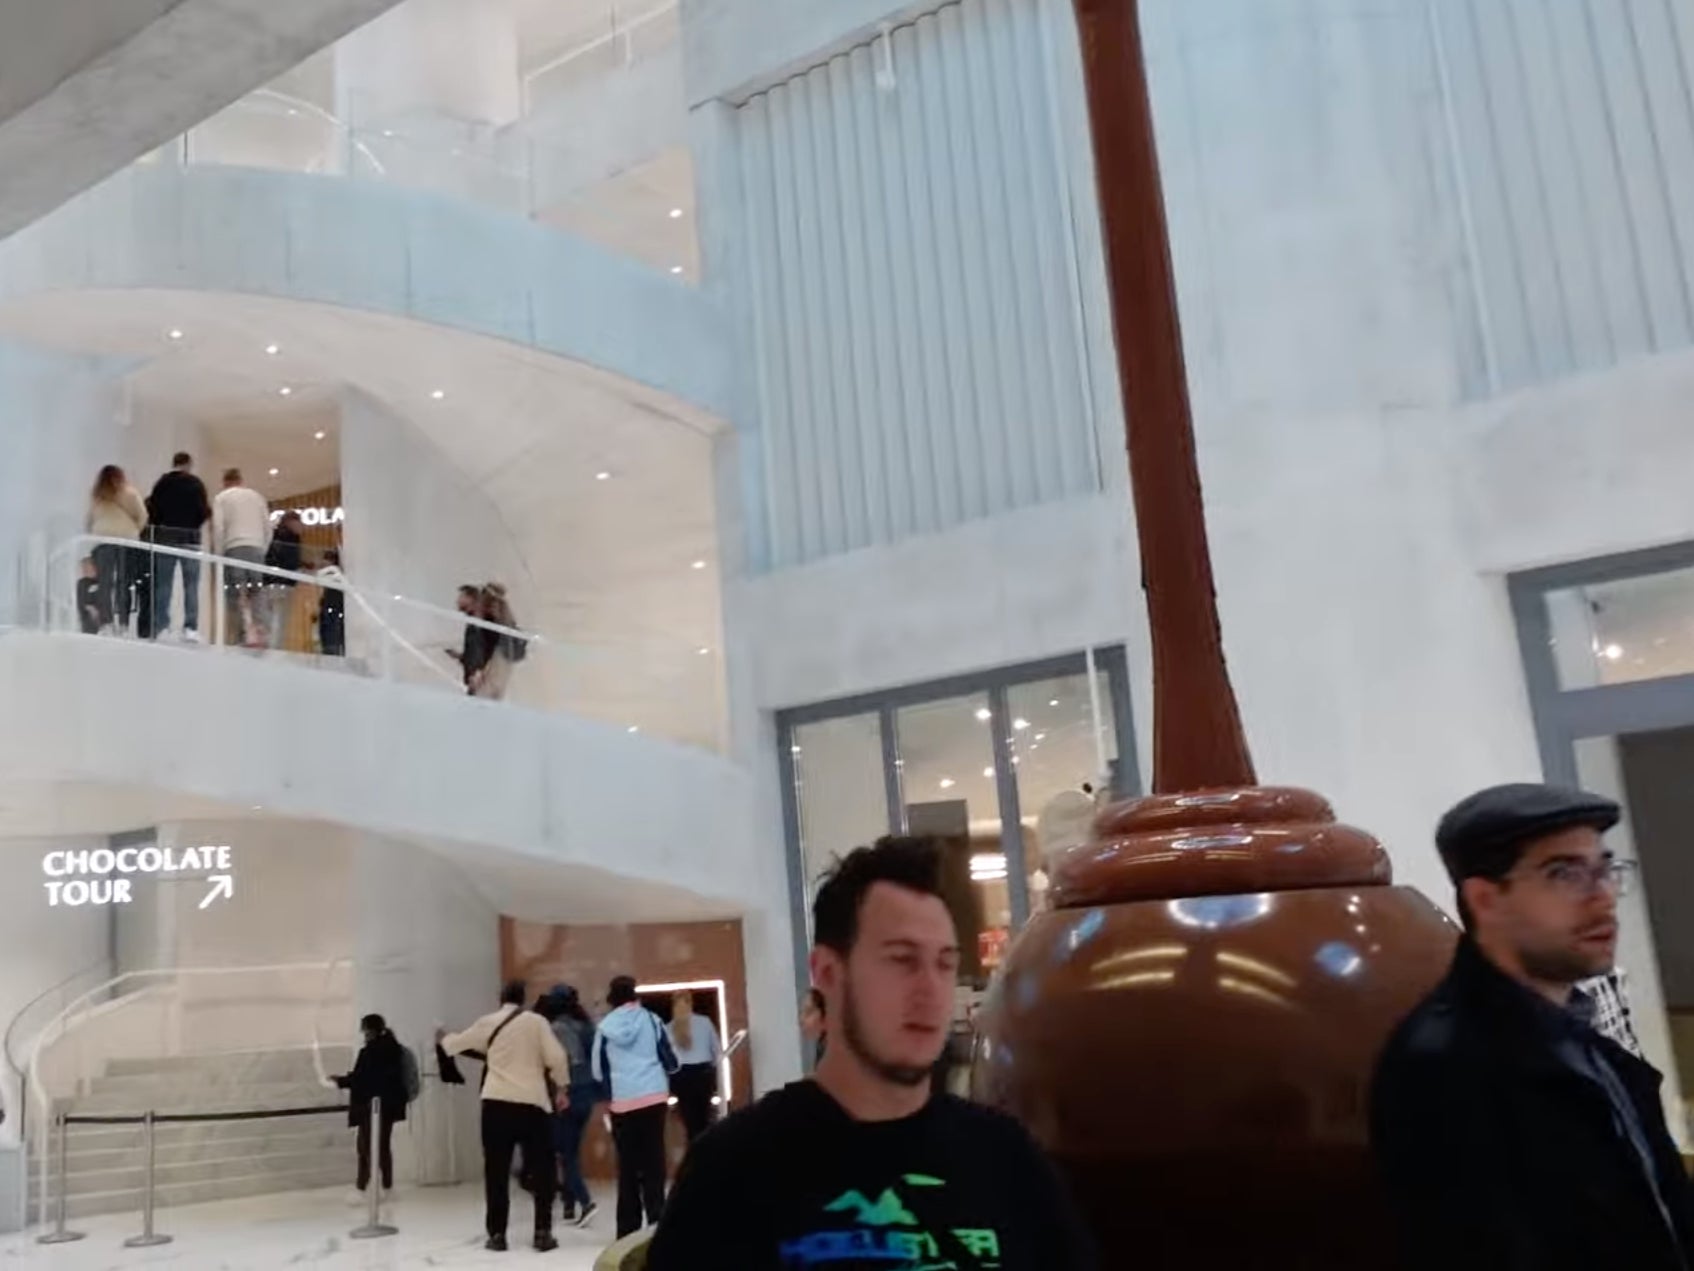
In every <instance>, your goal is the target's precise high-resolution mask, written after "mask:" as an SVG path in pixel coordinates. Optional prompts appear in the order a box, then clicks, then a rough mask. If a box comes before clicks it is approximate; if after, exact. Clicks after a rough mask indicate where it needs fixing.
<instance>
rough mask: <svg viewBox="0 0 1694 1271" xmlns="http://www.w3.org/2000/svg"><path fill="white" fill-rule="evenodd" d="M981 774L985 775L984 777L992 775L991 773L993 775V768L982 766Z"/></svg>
mask: <svg viewBox="0 0 1694 1271" xmlns="http://www.w3.org/2000/svg"><path fill="white" fill-rule="evenodd" d="M982 775H983V776H985V777H992V776H993V775H994V769H992V768H984V769H983V770H982Z"/></svg>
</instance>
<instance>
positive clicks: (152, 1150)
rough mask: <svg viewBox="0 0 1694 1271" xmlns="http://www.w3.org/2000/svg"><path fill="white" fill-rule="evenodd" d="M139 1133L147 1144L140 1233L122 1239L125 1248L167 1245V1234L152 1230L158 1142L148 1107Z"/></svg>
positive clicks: (168, 1239)
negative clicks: (163, 1234)
mask: <svg viewBox="0 0 1694 1271" xmlns="http://www.w3.org/2000/svg"><path fill="white" fill-rule="evenodd" d="M141 1133H142V1137H143V1139H144V1141H145V1143H146V1146H147V1173H146V1177H145V1178H144V1179H143V1180H142V1184H141V1186H142V1192H141V1234H140V1235H139V1236H131V1237H130V1238H129V1239H128V1240H126V1241H124V1248H125V1249H151V1248H152V1247H153V1246H154V1245H168V1244H169V1243H170V1242H171V1238H170V1237H169V1236H161V1235H160V1234H159V1233H158V1232H156V1231H154V1230H153V1205H154V1197H155V1193H156V1186H155V1178H154V1176H155V1173H156V1171H157V1162H158V1155H159V1153H158V1143H157V1141H156V1138H155V1135H154V1124H153V1110H152V1109H151V1108H149V1109H148V1110H147V1115H146V1116H144V1117H142V1119H141Z"/></svg>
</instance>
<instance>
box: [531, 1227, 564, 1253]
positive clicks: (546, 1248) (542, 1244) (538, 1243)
mask: <svg viewBox="0 0 1694 1271" xmlns="http://www.w3.org/2000/svg"><path fill="white" fill-rule="evenodd" d="M558 1247H559V1242H558V1241H557V1240H555V1239H554V1238H553V1233H552V1232H550V1231H538V1232H536V1233H535V1251H536V1252H537V1253H551V1252H552V1251H553V1250H555V1249H557V1248H558Z"/></svg>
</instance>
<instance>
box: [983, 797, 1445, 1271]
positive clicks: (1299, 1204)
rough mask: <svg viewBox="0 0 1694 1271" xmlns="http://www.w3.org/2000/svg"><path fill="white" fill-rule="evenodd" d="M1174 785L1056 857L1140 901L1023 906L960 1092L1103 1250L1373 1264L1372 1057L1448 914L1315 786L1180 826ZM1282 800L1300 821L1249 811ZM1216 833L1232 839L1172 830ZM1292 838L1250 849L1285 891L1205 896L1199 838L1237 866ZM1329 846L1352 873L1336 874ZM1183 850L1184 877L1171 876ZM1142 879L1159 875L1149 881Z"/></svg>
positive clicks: (1379, 1260) (1126, 1261) (1381, 1235)
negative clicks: (1346, 823)
mask: <svg viewBox="0 0 1694 1271" xmlns="http://www.w3.org/2000/svg"><path fill="white" fill-rule="evenodd" d="M1261 795H1263V797H1259V796H1261ZM1179 797H1180V796H1165V797H1162V798H1158V799H1154V800H1148V801H1142V802H1141V803H1140V804H1138V805H1124V806H1120V807H1117V808H1114V809H1109V810H1108V811H1107V812H1106V813H1105V814H1103V815H1102V817H1101V818H1100V821H1099V827H1100V828H1101V829H1103V830H1107V831H1109V833H1108V834H1107V836H1106V837H1105V838H1104V839H1103V840H1102V841H1101V842H1099V843H1096V844H1093V845H1090V847H1088V848H1083V849H1078V851H1077V852H1076V853H1074V854H1073V857H1074V859H1073V860H1071V861H1070V862H1069V863H1068V867H1069V869H1070V870H1071V871H1073V872H1071V873H1068V874H1066V875H1065V877H1066V878H1067V879H1069V881H1070V885H1069V888H1068V890H1067V891H1066V893H1065V894H1066V895H1068V896H1070V897H1079V896H1085V895H1088V894H1090V892H1091V891H1092V892H1093V893H1094V894H1097V895H1099V896H1100V897H1102V898H1105V897H1110V896H1113V895H1122V894H1132V895H1137V896H1139V897H1141V898H1137V899H1130V900H1116V901H1112V900H1109V899H1102V900H1101V903H1092V902H1082V903H1075V902H1067V903H1066V904H1065V905H1064V906H1063V907H1060V908H1057V909H1054V910H1052V911H1049V912H1047V913H1044V914H1041V915H1038V916H1037V917H1036V918H1034V919H1033V920H1032V921H1031V922H1030V924H1029V926H1028V927H1027V928H1026V929H1025V930H1024V932H1023V934H1022V935H1021V936H1020V937H1019V938H1018V940H1017V942H1016V944H1015V945H1014V946H1013V948H1012V950H1011V951H1010V953H1009V955H1008V958H1007V962H1006V965H1005V967H1004V969H1003V972H1002V974H1001V976H1000V978H999V979H998V980H997V982H996V984H995V987H994V989H993V990H992V992H991V993H990V997H989V1001H988V1003H987V1004H986V1006H985V1008H984V1010H983V1012H982V1014H981V1016H980V1017H979V1039H978V1045H977V1054H976V1059H975V1064H974V1066H973V1072H972V1086H973V1093H974V1094H975V1095H976V1097H978V1098H980V1099H983V1100H984V1101H986V1102H989V1103H992V1104H995V1105H997V1106H1000V1107H1002V1108H1005V1109H1006V1110H1008V1111H1010V1112H1012V1113H1013V1114H1014V1115H1015V1116H1017V1117H1018V1118H1019V1119H1020V1120H1022V1121H1023V1122H1024V1123H1025V1124H1026V1125H1027V1126H1028V1127H1029V1128H1030V1129H1031V1131H1032V1132H1033V1133H1034V1134H1035V1136H1036V1137H1037V1139H1039V1140H1040V1142H1041V1143H1042V1144H1043V1145H1044V1146H1045V1147H1046V1148H1047V1149H1048V1150H1049V1152H1050V1153H1051V1154H1052V1156H1053V1158H1054V1159H1055V1160H1056V1161H1057V1162H1058V1163H1059V1165H1060V1166H1061V1168H1062V1169H1063V1170H1064V1171H1065V1173H1066V1174H1067V1175H1068V1177H1069V1179H1070V1181H1071V1183H1072V1185H1073V1188H1074V1190H1075V1193H1076V1196H1077V1198H1078V1200H1079V1201H1080V1203H1081V1204H1082V1206H1083V1208H1084V1211H1085V1213H1086V1216H1087V1218H1088V1220H1089V1223H1090V1225H1091V1227H1092V1228H1093V1230H1094V1232H1095V1234H1096V1237H1097V1238H1098V1239H1099V1241H1100V1243H1101V1248H1102V1255H1103V1257H1102V1262H1101V1265H1102V1266H1103V1267H1109V1268H1116V1267H1125V1268H1128V1267H1135V1268H1178V1267H1180V1268H1185V1269H1187V1268H1254V1269H1255V1271H1260V1269H1266V1271H1272V1269H1278V1268H1312V1269H1314V1271H1315V1269H1318V1268H1322V1269H1324V1271H1342V1269H1343V1268H1345V1269H1346V1271H1361V1269H1364V1268H1375V1267H1381V1266H1386V1265H1388V1263H1387V1259H1386V1257H1385V1254H1384V1249H1385V1238H1386V1234H1387V1231H1386V1225H1385V1222H1384V1219H1383V1216H1382V1213H1381V1207H1380V1204H1379V1202H1378V1197H1377V1194H1376V1189H1375V1185H1374V1180H1373V1176H1372V1171H1371V1168H1370V1163H1369V1160H1368V1155H1367V1143H1366V1097H1367V1090H1368V1085H1369V1080H1370V1073H1371V1069H1372V1067H1373V1066H1374V1063H1375V1060H1376V1056H1377V1054H1378V1053H1379V1051H1380V1049H1381V1047H1382V1044H1383V1042H1384V1041H1385V1040H1386V1038H1387V1035H1388V1033H1389V1031H1390V1030H1391V1029H1392V1028H1393V1026H1394V1025H1395V1024H1396V1023H1397V1022H1398V1021H1399V1020H1400V1019H1401V1018H1402V1017H1403V1016H1404V1015H1405V1014H1406V1012H1407V1011H1408V1010H1410V1008H1411V1007H1412V1005H1413V1004H1414V1003H1415V1002H1416V1001H1417V1000H1418V998H1420V997H1421V996H1422V995H1423V994H1424V993H1425V992H1427V991H1428V990H1429V988H1430V987H1431V986H1432V985H1433V984H1434V983H1435V981H1436V980H1437V979H1439V978H1440V976H1441V975H1442V973H1443V972H1444V971H1445V969H1446V966H1447V963H1448V960H1449V959H1450V957H1451V955H1452V947H1453V942H1454V940H1455V938H1456V935H1457V932H1456V929H1455V928H1454V927H1453V926H1452V924H1451V923H1449V922H1448V920H1447V919H1446V918H1445V917H1444V916H1443V915H1442V914H1441V913H1440V911H1439V910H1437V909H1436V908H1435V906H1434V905H1432V904H1431V903H1430V902H1429V901H1428V900H1426V899H1425V898H1424V897H1423V896H1421V895H1420V894H1418V893H1417V892H1415V891H1413V890H1411V889H1409V888H1403V887H1393V886H1390V885H1386V875H1387V869H1386V858H1385V857H1381V859H1380V861H1379V857H1380V856H1381V848H1380V845H1377V844H1376V843H1375V840H1373V839H1371V838H1370V836H1369V835H1366V834H1363V833H1362V832H1359V831H1347V832H1345V833H1340V831H1341V827H1337V826H1334V825H1333V824H1332V823H1331V824H1330V825H1329V826H1328V827H1327V828H1328V830H1329V831H1332V832H1334V833H1331V834H1328V835H1327V836H1326V835H1325V834H1324V833H1322V831H1324V829H1325V825H1324V822H1323V820H1322V819H1321V818H1322V817H1323V816H1324V815H1325V814H1326V813H1327V806H1326V805H1324V804H1323V801H1322V800H1321V799H1319V798H1317V796H1315V795H1310V794H1309V792H1253V794H1252V796H1251V797H1247V798H1244V799H1238V800H1235V801H1234V802H1233V803H1227V804H1226V803H1220V802H1216V801H1214V802H1213V803H1211V804H1208V807H1209V808H1211V809H1212V810H1213V811H1215V810H1216V809H1217V808H1218V807H1224V806H1227V807H1229V808H1231V809H1232V811H1231V812H1230V814H1229V815H1228V816H1223V815H1221V814H1220V815H1219V817H1218V818H1217V819H1214V820H1212V821H1211V822H1210V823H1209V824H1207V823H1205V817H1206V816H1207V815H1209V813H1206V812H1202V813H1200V814H1199V818H1198V819H1199V820H1200V821H1201V823H1200V824H1197V825H1194V826H1193V827H1192V828H1189V829H1184V828H1182V827H1180V826H1176V825H1172V824H1171V821H1172V819H1174V818H1175V815H1176V814H1175V813H1173V812H1172V804H1173V800H1174V799H1176V798H1179ZM1190 811H1191V812H1192V811H1194V809H1192V808H1191V809H1190ZM1282 815H1286V816H1290V817H1292V818H1294V819H1293V820H1292V821H1290V822H1287V823H1284V824H1283V825H1282V826H1281V829H1282V831H1283V832H1282V833H1270V832H1269V831H1271V830H1273V829H1276V828H1277V823H1276V822H1274V821H1268V820H1264V819H1257V818H1267V817H1275V816H1282ZM1138 827H1140V828H1141V829H1142V831H1143V832H1142V833H1139V834H1138V833H1136V832H1135V831H1136V830H1137V828H1138ZM1220 831H1221V832H1222V833H1223V834H1225V835H1230V834H1235V835H1238V836H1240V837H1244V838H1245V839H1246V840H1247V842H1246V844H1245V845H1244V846H1240V847H1237V848H1224V849H1214V848H1209V847H1196V848H1192V849H1187V850H1178V849H1176V848H1174V846H1173V844H1174V842H1175V841H1176V840H1177V839H1180V838H1181V837H1183V836H1185V835H1186V836H1191V837H1197V838H1203V837H1208V836H1212V837H1215V836H1217V835H1218V834H1219V832H1220ZM1326 843H1327V844H1328V845H1327V846H1326V845H1325V844H1326ZM1313 844H1317V845H1318V846H1317V847H1315V848H1314V847H1313ZM1289 845H1294V850H1291V851H1286V852H1282V853H1281V854H1282V855H1283V856H1286V857H1288V858H1290V859H1292V860H1293V861H1294V862H1295V864H1291V865H1284V866H1278V867H1272V866H1266V865H1263V863H1262V862H1260V866H1259V867H1260V868H1263V869H1266V870H1274V869H1276V868H1280V869H1281V870H1283V872H1284V874H1283V876H1284V877H1286V878H1288V879H1289V880H1290V882H1289V883H1288V888H1289V889H1287V890H1276V889H1273V888H1269V887H1265V888H1261V889H1257V890H1250V891H1248V890H1243V891H1241V892H1235V893H1230V894H1216V893H1213V894H1207V893H1206V891H1205V887H1206V884H1207V881H1208V880H1209V879H1211V878H1214V877H1216V875H1215V874H1213V873H1212V871H1213V869H1214V867H1215V866H1216V865H1217V861H1216V860H1215V859H1214V858H1213V857H1212V855H1210V854H1211V853H1213V852H1214V851H1215V850H1238V851H1242V852H1245V853H1246V858H1245V860H1246V863H1245V864H1242V862H1240V861H1235V862H1226V866H1227V868H1229V869H1236V868H1238V867H1239V868H1242V869H1246V868H1247V867H1248V866H1251V865H1252V864H1253V862H1254V861H1255V860H1257V859H1258V858H1261V857H1263V856H1265V855H1266V854H1271V855H1275V854H1277V853H1279V851H1280V849H1282V848H1284V847H1287V846H1289ZM1173 850H1175V851H1177V859H1176V860H1175V861H1174V862H1164V863H1158V864H1156V865H1155V866H1148V865H1147V864H1146V863H1145V862H1146V861H1147V860H1149V859H1151V858H1155V857H1158V856H1160V855H1161V854H1163V853H1166V852H1170V851H1173ZM1091 853H1092V855H1091ZM1343 862H1351V864H1350V865H1349V866H1348V868H1356V869H1358V870H1359V871H1360V877H1359V881H1358V882H1357V883H1354V884H1348V885H1340V886H1337V885H1330V884H1329V883H1328V881H1327V880H1328V879H1329V878H1330V877H1331V876H1332V875H1333V874H1334V873H1335V872H1336V871H1337V870H1338V869H1339V868H1340V864H1341V863H1343ZM1185 869H1187V870H1189V871H1191V880H1190V881H1191V882H1192V884H1193V886H1194V887H1195V888H1197V889H1198V890H1193V891H1185V890H1179V889H1180V888H1181V887H1182V884H1183V877H1184V876H1183V870H1185ZM1379 875H1380V877H1381V878H1382V879H1383V880H1384V881H1382V882H1378V881H1373V880H1374V879H1376V878H1377V877H1378V876H1379ZM1265 876H1269V875H1268V874H1267V875H1265ZM1155 880H1162V881H1163V882H1164V883H1168V884H1170V885H1171V886H1172V887H1173V890H1172V891H1171V892H1169V893H1167V894H1166V895H1165V896H1163V897H1157V898H1154V897H1147V896H1146V892H1147V889H1148V888H1149V887H1151V886H1153V885H1154V882H1155ZM1114 881H1115V882H1116V883H1117V885H1118V889H1117V890H1116V891H1114V890H1113V884H1114ZM1055 882H1056V887H1057V878H1056V880H1055Z"/></svg>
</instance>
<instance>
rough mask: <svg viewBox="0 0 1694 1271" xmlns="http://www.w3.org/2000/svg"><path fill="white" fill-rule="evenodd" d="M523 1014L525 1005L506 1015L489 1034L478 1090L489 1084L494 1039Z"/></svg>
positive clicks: (483, 1054)
mask: <svg viewBox="0 0 1694 1271" xmlns="http://www.w3.org/2000/svg"><path fill="white" fill-rule="evenodd" d="M522 1014H523V1007H521V1006H520V1007H518V1008H517V1010H515V1011H513V1012H512V1013H511V1014H510V1015H508V1016H506V1018H505V1019H503V1020H501V1021H500V1022H499V1023H498V1024H496V1025H495V1026H494V1031H493V1032H492V1033H490V1034H488V1049H487V1050H485V1051H483V1052H482V1080H481V1081H479V1082H477V1083H476V1088H477V1090H478V1091H480V1090H481V1089H482V1088H483V1087H484V1086H486V1085H487V1084H488V1066H489V1064H490V1063H491V1062H493V1059H494V1039H495V1038H496V1037H498V1036H500V1034H501V1033H503V1032H505V1031H506V1025H507V1024H510V1023H511V1022H512V1021H513V1020H515V1019H516V1018H517V1017H518V1016H519V1015H522Z"/></svg>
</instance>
